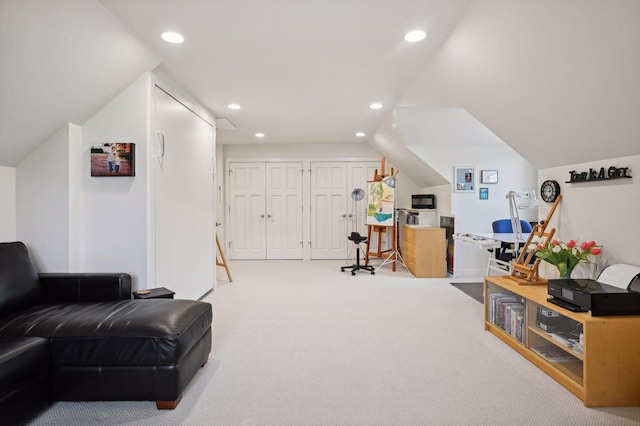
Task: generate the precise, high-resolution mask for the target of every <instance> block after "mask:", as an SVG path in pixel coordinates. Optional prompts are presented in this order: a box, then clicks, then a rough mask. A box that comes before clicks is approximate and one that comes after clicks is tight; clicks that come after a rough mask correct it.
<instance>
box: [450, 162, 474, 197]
mask: <svg viewBox="0 0 640 426" xmlns="http://www.w3.org/2000/svg"><path fill="white" fill-rule="evenodd" d="M453 177H454V183H453V185H454V187H453V190H454V191H455V192H475V191H476V176H475V169H474V168H473V167H468V166H464V167H454V170H453Z"/></svg>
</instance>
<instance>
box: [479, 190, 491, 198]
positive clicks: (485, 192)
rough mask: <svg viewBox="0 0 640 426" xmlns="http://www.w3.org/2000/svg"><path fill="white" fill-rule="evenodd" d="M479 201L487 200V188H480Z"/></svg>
mask: <svg viewBox="0 0 640 426" xmlns="http://www.w3.org/2000/svg"><path fill="white" fill-rule="evenodd" d="M480 199H481V200H488V199H489V188H480Z"/></svg>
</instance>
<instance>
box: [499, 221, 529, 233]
mask: <svg viewBox="0 0 640 426" xmlns="http://www.w3.org/2000/svg"><path fill="white" fill-rule="evenodd" d="M491 227H492V228H493V232H495V233H501V234H510V233H512V232H513V226H511V219H499V220H494V221H493V223H492V224H491ZM520 228H522V232H527V233H530V232H531V231H533V228H532V227H531V224H530V223H529V222H527V221H526V220H522V219H520Z"/></svg>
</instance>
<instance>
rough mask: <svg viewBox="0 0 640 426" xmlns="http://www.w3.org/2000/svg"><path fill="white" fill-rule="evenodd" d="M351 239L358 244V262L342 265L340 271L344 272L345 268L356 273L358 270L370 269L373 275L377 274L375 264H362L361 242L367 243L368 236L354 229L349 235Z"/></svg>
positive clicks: (353, 273)
mask: <svg viewBox="0 0 640 426" xmlns="http://www.w3.org/2000/svg"><path fill="white" fill-rule="evenodd" d="M347 238H348V239H349V240H351V241H353V244H355V245H356V263H355V264H353V265H351V266H341V267H340V271H341V272H344V271H345V269H351V275H355V274H356V271H360V270H362V271H369V272H371V275H375V274H376V271H375V268H374V267H373V266H369V265H360V243H366V242H367V237H363V236H362V235H360V234H359V233H358V232H355V231H353V232H352V233H351V235H349V236H348V237H347Z"/></svg>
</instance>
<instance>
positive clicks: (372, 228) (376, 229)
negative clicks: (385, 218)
mask: <svg viewBox="0 0 640 426" xmlns="http://www.w3.org/2000/svg"><path fill="white" fill-rule="evenodd" d="M385 161H386V159H385V157H382V160H381V164H380V172H381V173H380V174H378V169H375V171H374V172H373V182H380V181H382V179H384V178H386V177H387V176H389V175H388V174H386V173H385ZM391 176H393V167H392V168H391ZM396 223H397V218H394V220H393V226H392V227H390V226H377V225H367V249H366V251H365V256H364V264H365V265H369V258H370V257H376V258H384V257H386V256H384V254H385V253H393V252H394V251H395V250H396V247H397V241H396V240H397V237H396V235H398V234H397V229H396V228H397V225H396ZM388 228H392V231H393V232H392V235H391V239H392V242H391V248H390V249H387V250H382V234H384V233H386V232H387V229H388ZM373 233H376V234H377V240H376V241H377V244H376V248H377V250H376V251H371V249H370V244H371V235H372V234H373ZM392 270H393V271H394V272H395V270H396V262H393V266H392Z"/></svg>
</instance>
